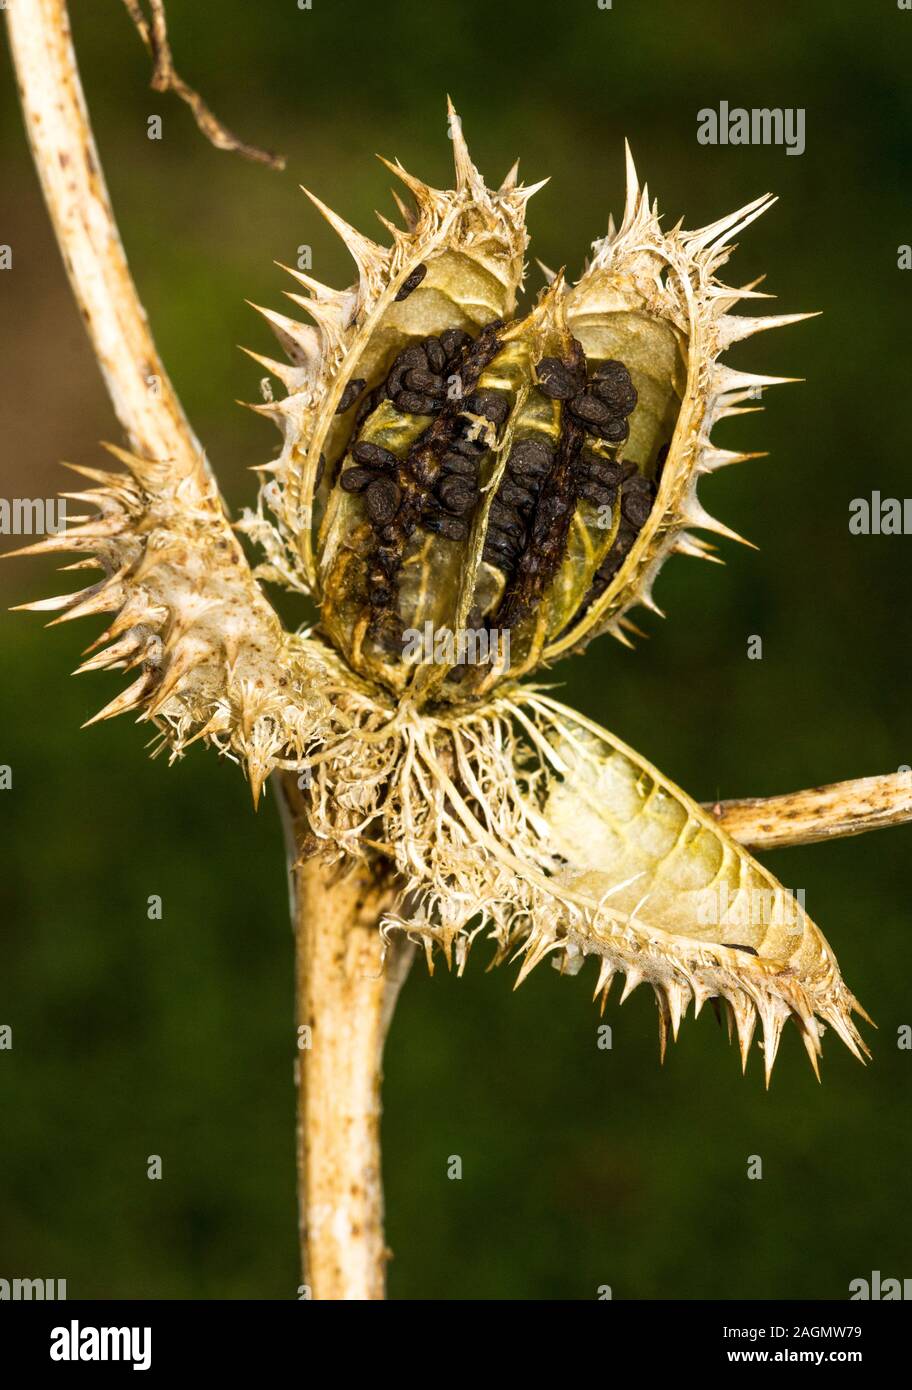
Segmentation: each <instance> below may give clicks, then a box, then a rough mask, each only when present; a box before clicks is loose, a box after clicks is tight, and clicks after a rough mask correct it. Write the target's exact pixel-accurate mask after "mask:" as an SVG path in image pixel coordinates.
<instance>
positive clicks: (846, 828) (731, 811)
mask: <svg viewBox="0 0 912 1390" xmlns="http://www.w3.org/2000/svg"><path fill="white" fill-rule="evenodd" d="M712 811H713V814H714V815H715V816H716V818H717V820H719V821H720V823H721V824H722V826H723V827H724V829H725V830H727V831H728V833H729V835H731V836H732V838H733V839H735V840H738V841H739V842H740V843H741V844H742V845H746V846H747V847H748V848H750V849H760V850H762V849H783V848H785V846H787V845H812V844H815V843H816V842H817V841H819V840H835V839H838V838H840V837H844V836H849V835H861V834H863V833H864V832H865V831H866V830H881V829H883V828H884V827H885V826H888V825H902V824H903V823H904V822H906V821H912V772H895V773H891V774H888V775H886V776H882V777H859V778H857V779H856V780H855V781H850V782H832V783H830V784H829V785H828V786H824V787H811V788H809V789H808V790H807V791H800V792H787V793H786V794H785V795H784V796H767V797H744V798H742V799H740V800H736V801H719V802H716V804H715V805H714V806H713V807H712Z"/></svg>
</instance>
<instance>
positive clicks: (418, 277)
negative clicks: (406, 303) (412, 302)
mask: <svg viewBox="0 0 912 1390" xmlns="http://www.w3.org/2000/svg"><path fill="white" fill-rule="evenodd" d="M425 275H427V266H426V265H416V266H415V269H414V270H413V271H412V273H411V275H410V276H409V277H408V279H407V280H404V281H403V282H402V287H401V289H400V290H399V293H398V294H397V295H396V298H397V299H408V297H409V295H410V294H411V292H412V290H417V288H418V286H419V285H420V284H421V282H422V280H423V279H424V277H425Z"/></svg>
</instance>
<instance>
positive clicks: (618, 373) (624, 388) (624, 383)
mask: <svg viewBox="0 0 912 1390" xmlns="http://www.w3.org/2000/svg"><path fill="white" fill-rule="evenodd" d="M592 390H593V391H594V392H595V394H596V395H597V396H599V398H600V399H601V400H603V401H604V402H605V403H606V405H608V406H610V407H611V409H612V411H613V412H614V414H616V415H629V414H630V412H631V411H632V410H633V409H634V407H635V405H636V403H637V389H636V387H635V386H634V384H633V382H632V381H631V379H630V373H629V372H628V370H627V368H626V367H625V366H624V363H623V362H618V361H615V360H613V359H612V360H610V361H608V362H602V363H601V364H600V365H599V366H598V367H597V368H596V369H595V371H594V372H593V374H592Z"/></svg>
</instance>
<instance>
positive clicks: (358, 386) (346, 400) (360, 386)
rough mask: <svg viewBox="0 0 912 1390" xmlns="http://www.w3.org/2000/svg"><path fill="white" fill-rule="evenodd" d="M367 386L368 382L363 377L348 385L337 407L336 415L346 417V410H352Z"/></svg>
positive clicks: (356, 378) (358, 377) (357, 377)
mask: <svg viewBox="0 0 912 1390" xmlns="http://www.w3.org/2000/svg"><path fill="white" fill-rule="evenodd" d="M366 385H367V382H366V381H365V379H364V377H363V376H356V377H354V378H353V379H352V380H351V381H350V382H349V383H348V385H347V386H346V388H345V390H344V391H343V392H342V395H341V397H340V398H339V404H338V405H337V406H336V414H337V415H344V414H345V412H346V410H351V408H352V406H353V405H354V403H355V401H356V400H357V399H358V397H359V396H360V395H361V392H362V391H363V390H364V388H365V386H366Z"/></svg>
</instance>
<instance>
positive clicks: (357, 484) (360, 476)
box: [339, 468, 377, 492]
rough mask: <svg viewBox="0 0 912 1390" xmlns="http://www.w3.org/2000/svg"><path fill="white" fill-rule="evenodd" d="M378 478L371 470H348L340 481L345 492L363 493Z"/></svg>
mask: <svg viewBox="0 0 912 1390" xmlns="http://www.w3.org/2000/svg"><path fill="white" fill-rule="evenodd" d="M376 476H377V475H376V473H372V472H371V470H370V469H369V468H346V470H345V472H344V473H343V474H342V476H341V478H340V479H339V486H340V487H341V489H342V491H343V492H363V491H364V489H365V488H366V487H367V485H368V483H372V482H373V480H374V478H376Z"/></svg>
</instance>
